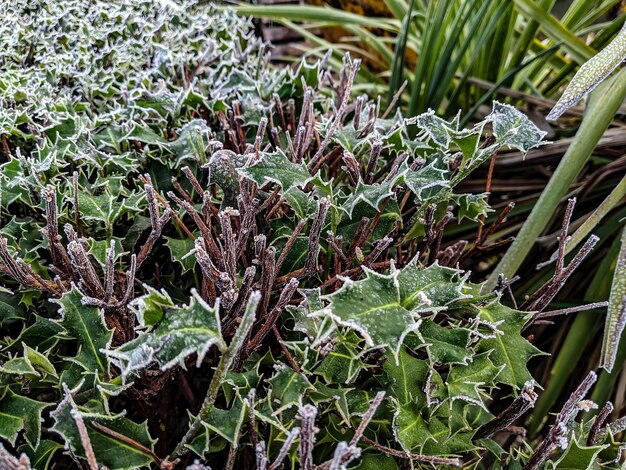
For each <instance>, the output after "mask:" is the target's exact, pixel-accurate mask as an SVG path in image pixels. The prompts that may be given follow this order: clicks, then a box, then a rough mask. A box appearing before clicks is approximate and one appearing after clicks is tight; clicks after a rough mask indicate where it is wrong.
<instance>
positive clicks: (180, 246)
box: [164, 237, 196, 274]
mask: <svg viewBox="0 0 626 470" xmlns="http://www.w3.org/2000/svg"><path fill="white" fill-rule="evenodd" d="M164 238H165V245H166V246H167V247H168V248H169V250H170V254H171V255H172V259H173V260H174V261H176V262H177V263H178V264H180V266H181V268H182V272H183V274H184V273H186V272H187V271H190V270H193V269H194V268H195V266H196V257H195V256H188V255H189V253H190V252H191V250H193V249H194V246H195V245H194V240H192V239H191V238H184V239H182V240H180V239H178V238H171V237H164Z"/></svg>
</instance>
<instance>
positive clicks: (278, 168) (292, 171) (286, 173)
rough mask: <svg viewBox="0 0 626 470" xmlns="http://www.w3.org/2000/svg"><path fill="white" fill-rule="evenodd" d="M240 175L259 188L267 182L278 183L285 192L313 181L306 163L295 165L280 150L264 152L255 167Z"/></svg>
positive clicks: (244, 170)
mask: <svg viewBox="0 0 626 470" xmlns="http://www.w3.org/2000/svg"><path fill="white" fill-rule="evenodd" d="M238 171H239V174H240V175H242V176H245V177H246V178H249V179H251V180H252V181H254V182H255V183H256V184H258V185H259V186H262V185H263V184H265V183H267V182H272V183H277V184H279V185H280V187H281V188H283V190H285V191H286V190H288V189H289V188H293V187H295V186H300V187H303V186H305V185H306V184H307V182H308V181H309V180H310V179H311V173H309V170H308V169H307V167H306V165H305V164H304V163H293V162H291V161H290V160H289V159H288V158H287V156H286V155H285V154H284V153H283V152H282V150H278V151H276V152H271V153H268V152H263V153H262V154H261V159H260V160H259V161H258V162H256V163H255V164H254V165H252V166H249V167H247V168H241V169H239V170H238Z"/></svg>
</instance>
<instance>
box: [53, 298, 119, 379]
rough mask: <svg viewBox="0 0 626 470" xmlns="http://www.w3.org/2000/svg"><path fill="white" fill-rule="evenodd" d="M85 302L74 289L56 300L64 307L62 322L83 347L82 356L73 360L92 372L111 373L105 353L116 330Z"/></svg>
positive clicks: (79, 353)
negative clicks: (110, 328)
mask: <svg viewBox="0 0 626 470" xmlns="http://www.w3.org/2000/svg"><path fill="white" fill-rule="evenodd" d="M83 299H84V295H83V294H82V293H81V292H80V291H79V290H78V289H77V288H76V286H73V287H72V290H70V291H68V292H66V293H65V294H63V296H62V297H61V298H60V299H58V300H53V302H55V303H57V304H58V305H59V306H60V307H61V308H60V309H59V313H60V314H61V320H60V321H59V322H58V323H59V324H60V325H61V326H62V327H63V328H64V329H65V331H66V332H67V334H68V335H69V336H70V337H72V338H75V339H76V340H77V341H78V344H79V345H80V348H79V352H78V355H77V356H76V357H73V358H71V360H72V361H73V362H75V363H76V364H78V365H80V367H82V368H83V369H85V370H86V371H88V372H94V371H98V373H101V374H108V372H109V361H108V359H107V357H106V355H105V354H104V353H103V352H102V351H103V350H105V349H107V348H109V346H110V345H111V340H112V339H113V330H109V329H108V328H107V327H106V325H105V323H104V318H103V316H102V312H101V310H100V309H99V308H98V307H94V306H91V305H84V304H83Z"/></svg>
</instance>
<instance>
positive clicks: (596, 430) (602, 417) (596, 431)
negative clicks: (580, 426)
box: [587, 401, 613, 447]
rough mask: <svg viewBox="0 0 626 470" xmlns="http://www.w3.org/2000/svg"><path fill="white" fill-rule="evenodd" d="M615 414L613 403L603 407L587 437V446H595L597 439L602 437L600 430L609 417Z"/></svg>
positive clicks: (608, 402) (607, 403)
mask: <svg viewBox="0 0 626 470" xmlns="http://www.w3.org/2000/svg"><path fill="white" fill-rule="evenodd" d="M612 412H613V403H611V402H610V401H607V402H606V404H605V405H604V406H603V407H602V409H601V410H600V412H599V413H598V415H597V416H596V419H595V421H594V422H593V425H592V426H591V429H590V430H589V434H588V435H587V446H588V447H591V446H593V445H594V444H595V443H596V441H597V438H598V437H599V436H600V428H601V427H602V426H603V425H604V423H605V422H606V420H607V418H608V417H609V415H610V414H611V413H612Z"/></svg>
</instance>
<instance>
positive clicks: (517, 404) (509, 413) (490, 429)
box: [474, 382, 537, 439]
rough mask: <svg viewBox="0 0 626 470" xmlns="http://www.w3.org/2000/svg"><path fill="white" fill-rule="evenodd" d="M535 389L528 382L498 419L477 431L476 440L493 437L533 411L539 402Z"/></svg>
mask: <svg viewBox="0 0 626 470" xmlns="http://www.w3.org/2000/svg"><path fill="white" fill-rule="evenodd" d="M534 388H535V387H534V384H533V383H532V382H526V383H525V384H524V388H523V390H522V392H521V393H520V394H519V395H518V396H517V397H516V398H515V399H514V400H513V402H512V403H511V404H510V405H509V406H508V407H507V408H506V409H505V410H504V411H503V412H502V413H500V415H499V416H498V417H497V418H495V419H493V420H491V421H489V422H488V423H486V424H484V425H483V426H481V427H480V428H479V429H478V431H476V434H475V435H474V439H484V438H488V437H491V436H493V435H494V434H495V433H497V432H499V431H502V430H503V429H505V428H508V427H509V426H510V425H511V424H513V422H514V421H515V420H516V419H518V418H519V417H520V416H522V415H523V414H524V413H526V412H527V411H528V410H529V409H531V408H532V407H533V406H534V405H535V401H537V394H536V393H535V391H534Z"/></svg>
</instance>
